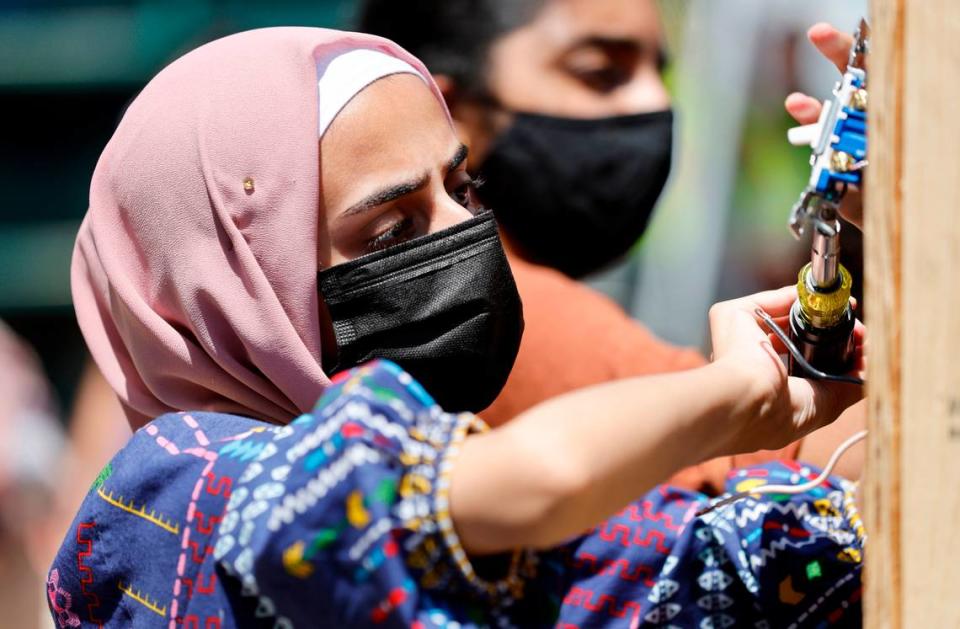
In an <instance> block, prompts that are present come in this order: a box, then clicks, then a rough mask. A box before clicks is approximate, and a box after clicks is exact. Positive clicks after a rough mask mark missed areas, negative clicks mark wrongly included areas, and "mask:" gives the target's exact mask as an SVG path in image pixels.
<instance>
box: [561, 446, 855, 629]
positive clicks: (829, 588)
mask: <svg viewBox="0 0 960 629" xmlns="http://www.w3.org/2000/svg"><path fill="white" fill-rule="evenodd" d="M819 472H820V471H819V470H817V469H814V468H812V467H806V466H803V465H800V464H797V463H795V462H792V461H790V462H775V463H767V464H764V465H762V466H757V467H752V468H745V469H740V470H735V471H733V472H731V474H730V477H729V478H728V481H727V491H728V492H740V491H749V490H751V489H755V488H756V487H759V486H762V485H766V484H797V483H802V482H806V481H807V480H811V479H813V478H815V477H816V476H817V475H818V474H819ZM853 489H854V486H853V485H852V484H851V483H849V482H847V481H843V480H840V479H837V478H833V477H831V478H830V479H829V480H828V481H827V482H826V483H824V484H823V485H821V486H820V487H818V488H816V489H813V490H811V491H809V492H806V493H804V494H800V495H795V496H787V495H773V496H764V497H763V498H762V499H761V498H759V497H758V498H757V499H754V498H746V499H744V500H741V501H739V502H735V503H733V504H732V505H729V506H725V507H720V508H718V509H717V510H715V511H712V512H710V513H707V514H704V515H703V516H700V517H695V516H696V514H697V513H698V512H699V511H700V510H701V509H703V508H704V507H705V506H707V505H708V504H710V503H709V502H708V501H707V499H706V498H705V497H704V496H703V495H702V494H696V493H693V492H688V491H684V490H678V489H675V488H669V487H666V486H661V487H660V488H658V489H656V490H654V491H651V492H650V493H648V494H647V495H646V496H645V497H644V499H642V500H639V501H637V502H635V503H633V504H631V505H629V506H628V507H627V508H626V509H624V510H623V511H621V512H620V513H618V514H617V515H616V516H614V517H612V518H610V519H609V520H607V521H606V522H604V523H603V524H602V525H601V526H599V527H597V528H596V529H595V530H593V531H592V532H591V533H590V534H588V535H586V536H585V537H584V538H582V539H581V540H580V541H579V542H578V543H577V544H575V545H572V546H571V547H569V548H568V549H566V552H565V553H563V554H562V555H561V556H560V560H559V561H558V564H559V565H560V566H562V567H560V568H559V570H560V571H566V572H567V576H566V578H567V579H568V583H569V586H568V587H567V589H566V593H565V596H564V599H563V607H562V609H561V613H560V621H559V623H558V626H559V627H562V628H564V629H574V628H575V627H600V626H607V627H636V626H640V625H643V626H669V627H698V628H700V629H723V628H725V627H751V628H755V629H765V628H766V629H774V628H781V627H782V628H787V627H791V628H792V627H823V626H852V627H859V626H860V625H861V609H860V593H861V582H860V570H861V566H862V563H861V562H862V554H863V532H862V527H861V524H860V519H859V517H858V515H857V513H856V509H855V507H854V504H853V493H852V492H853ZM554 569H555V570H557V568H554Z"/></svg>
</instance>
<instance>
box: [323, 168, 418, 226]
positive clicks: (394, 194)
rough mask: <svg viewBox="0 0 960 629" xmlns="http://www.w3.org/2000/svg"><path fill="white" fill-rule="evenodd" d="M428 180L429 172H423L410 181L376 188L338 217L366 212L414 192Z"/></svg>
mask: <svg viewBox="0 0 960 629" xmlns="http://www.w3.org/2000/svg"><path fill="white" fill-rule="evenodd" d="M429 180H430V175H429V173H423V174H422V175H420V176H419V177H417V178H416V179H414V180H412V181H404V182H402V183H397V184H394V185H392V186H387V187H386V188H382V189H380V190H377V191H376V192H374V193H373V194H370V195H368V196H366V197H364V198H363V199H361V200H360V201H358V202H357V203H354V204H353V205H351V206H350V207H348V208H347V209H346V210H345V211H344V212H343V213H342V214H340V218H346V217H347V216H353V215H355V214H362V213H364V212H368V211H370V210H372V209H373V208H375V207H378V206H380V205H383V204H384V203H389V202H390V201H393V200H395V199H399V198H400V197H402V196H405V195H408V194H410V193H411V192H416V191H417V190H420V189H421V188H423V187H424V186H425V185H427V182H428V181H429Z"/></svg>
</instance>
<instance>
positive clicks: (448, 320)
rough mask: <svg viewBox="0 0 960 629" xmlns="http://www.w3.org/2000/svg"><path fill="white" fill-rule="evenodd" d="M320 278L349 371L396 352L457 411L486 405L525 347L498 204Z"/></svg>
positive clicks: (339, 355)
mask: <svg viewBox="0 0 960 629" xmlns="http://www.w3.org/2000/svg"><path fill="white" fill-rule="evenodd" d="M317 283H318V287H319V290H320V294H321V295H322V299H323V301H324V302H325V303H326V306H327V309H328V311H329V316H330V319H331V320H332V323H333V330H334V335H335V337H336V345H337V352H336V359H335V361H334V363H333V364H331V365H324V367H325V369H326V370H327V371H328V372H336V371H342V370H344V369H349V368H350V367H354V366H356V365H358V364H361V363H363V362H366V361H368V360H371V359H373V358H388V359H390V360H393V361H395V362H397V363H398V364H400V365H401V366H402V367H403V368H404V369H406V370H407V371H409V372H410V373H411V374H412V375H413V376H414V377H415V378H417V379H418V380H419V381H420V383H421V384H423V385H424V387H425V388H426V389H427V391H428V392H429V393H430V394H431V395H432V396H433V397H434V398H435V399H436V400H437V401H438V402H439V403H440V405H441V406H443V407H444V408H445V409H447V410H451V411H479V410H481V409H483V408H486V407H487V406H488V405H489V404H490V403H491V402H493V400H494V398H495V397H496V396H497V394H498V393H499V392H500V390H501V389H502V388H503V385H504V384H505V383H506V381H507V376H508V375H509V373H510V370H511V368H512V367H513V362H514V359H515V358H516V356H517V352H518V351H519V348H520V336H521V333H522V331H523V315H522V309H521V305H520V296H519V295H518V293H517V287H516V285H515V284H514V281H513V276H512V274H511V272H510V267H509V265H508V263H507V260H506V257H505V255H504V253H503V248H502V246H501V244H500V239H499V236H498V235H497V224H496V221H495V220H494V218H493V214H492V213H491V212H487V211H484V212H481V213H479V214H478V215H477V216H476V217H474V218H472V219H470V220H467V221H464V222H462V223H459V224H457V225H454V226H453V227H449V228H447V229H445V230H442V231H439V232H436V233H433V234H430V235H428V236H424V237H422V238H417V239H415V240H411V241H409V242H406V243H403V244H401V245H398V246H395V247H391V248H390V249H387V250H384V251H380V252H377V253H373V254H370V255H367V256H363V257H361V258H358V259H356V260H351V261H350V262H346V263H343V264H338V265H336V266H333V267H330V268H329V269H326V270H324V271H322V272H320V273H319V276H318V281H317Z"/></svg>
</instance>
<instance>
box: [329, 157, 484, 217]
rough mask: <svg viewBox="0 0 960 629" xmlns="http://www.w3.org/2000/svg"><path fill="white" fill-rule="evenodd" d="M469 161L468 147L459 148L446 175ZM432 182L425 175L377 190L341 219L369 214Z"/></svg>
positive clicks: (426, 174)
mask: <svg viewBox="0 0 960 629" xmlns="http://www.w3.org/2000/svg"><path fill="white" fill-rule="evenodd" d="M466 159H467V147H466V145H464V144H461V145H460V146H458V147H457V151H456V152H455V153H454V154H453V157H451V158H450V160H449V161H448V162H447V165H446V166H445V168H444V175H446V174H447V173H449V172H451V171H453V170H456V169H457V168H458V167H459V166H460V164H462V163H463V162H464V160H466ZM429 180H430V175H429V173H423V174H422V175H420V176H419V177H417V178H416V179H414V180H412V181H404V182H401V183H397V184H394V185H392V186H387V187H386V188H383V189H381V190H377V191H376V192H374V193H373V194H370V195H367V196H366V197H364V198H363V199H361V200H360V201H358V202H356V203H354V204H353V205H351V206H350V207H348V208H347V209H346V210H345V211H344V212H342V213H341V214H340V216H339V218H346V217H348V216H354V215H356V214H363V213H364V212H369V211H370V210H372V209H374V208H375V207H378V206H381V205H383V204H384V203H389V202H390V201H394V200H396V199H399V198H400V197H402V196H405V195H408V194H410V193H411V192H416V191H417V190H420V189H421V188H423V187H424V186H425V185H427V182H428V181H429Z"/></svg>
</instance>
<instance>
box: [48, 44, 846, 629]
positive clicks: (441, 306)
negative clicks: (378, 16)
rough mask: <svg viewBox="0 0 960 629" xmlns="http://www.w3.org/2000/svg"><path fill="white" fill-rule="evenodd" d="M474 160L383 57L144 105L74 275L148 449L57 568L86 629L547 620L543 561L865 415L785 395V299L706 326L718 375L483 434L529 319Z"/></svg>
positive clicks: (174, 84) (312, 52)
mask: <svg viewBox="0 0 960 629" xmlns="http://www.w3.org/2000/svg"><path fill="white" fill-rule="evenodd" d="M465 158H466V148H465V147H464V146H463V145H461V144H460V142H459V141H458V140H457V138H456V135H455V133H454V131H453V129H452V127H451V124H450V119H449V116H448V113H447V111H446V108H445V106H444V104H443V99H442V97H441V95H440V94H439V92H438V90H437V88H436V86H435V85H434V84H433V82H432V81H431V79H430V78H429V74H428V73H427V71H426V69H425V68H424V67H423V66H422V65H421V64H420V62H419V61H417V60H416V59H415V58H413V57H411V56H410V55H409V54H407V53H406V52H405V51H403V50H402V49H400V48H399V47H397V46H396V45H394V44H392V43H390V42H388V41H386V40H383V39H379V38H375V37H369V36H362V35H357V34H350V33H340V32H336V31H328V30H321V29H309V28H280V29H265V30H259V31H251V32H247V33H242V34H239V35H234V36H232V37H227V38H225V39H222V40H218V41H215V42H213V43H211V44H207V45H205V46H203V47H201V48H199V49H197V50H195V51H193V52H191V53H189V54H187V55H186V56H184V57H183V58H181V59H179V60H178V61H176V62H174V63H172V64H171V65H170V66H169V67H167V68H166V69H164V70H163V71H162V72H161V73H160V74H159V75H158V76H157V77H156V78H155V79H154V80H153V81H151V83H150V84H149V85H148V86H147V87H146V88H145V89H144V90H143V92H142V93H141V94H140V96H138V98H137V99H136V101H134V103H133V104H132V105H131V106H130V108H129V110H128V111H127V113H126V115H125V116H124V119H123V121H122V122H121V124H120V126H119V128H118V129H117V132H116V134H115V135H114V137H113V139H112V140H111V141H110V143H109V144H108V145H107V147H106V149H105V150H104V153H103V155H102V157H101V159H100V162H99V164H98V165H97V169H96V172H95V173H94V177H93V182H92V185H91V191H90V208H89V211H88V214H87V216H86V219H85V220H84V223H83V225H82V227H81V230H80V234H79V236H78V240H77V248H76V252H75V256H74V265H73V290H74V299H75V303H76V309H77V315H78V318H79V321H80V325H81V328H82V330H83V333H84V335H85V337H86V339H87V342H88V344H89V346H90V348H91V351H92V353H93V356H94V358H95V359H96V361H97V363H98V365H99V367H100V369H101V370H102V371H103V373H104V375H105V376H106V378H107V380H108V381H109V382H110V384H111V386H112V387H113V389H114V390H115V391H116V393H117V395H118V397H119V398H120V401H121V403H122V405H123V407H124V409H125V411H126V413H127V416H128V418H129V420H130V422H131V424H132V425H133V427H134V428H138V429H139V430H137V432H136V433H135V435H134V436H133V438H132V440H131V441H130V443H129V444H128V445H127V446H126V447H125V448H124V449H123V450H122V451H121V452H120V453H119V454H118V455H117V457H116V458H114V460H113V461H112V462H111V463H110V464H108V465H107V467H106V468H104V470H103V471H102V472H101V474H100V475H99V476H98V478H97V479H96V481H95V482H94V484H93V487H92V488H91V490H90V493H89V494H88V497H87V498H86V500H85V501H84V504H83V506H82V507H81V510H80V512H79V514H78V515H77V517H76V519H75V520H74V522H73V524H72V525H71V529H70V530H69V531H68V532H67V536H66V541H65V542H64V545H63V547H62V548H61V550H60V553H59V555H58V557H57V559H56V561H55V562H54V565H53V567H52V569H51V572H50V574H49V578H48V582H47V593H48V599H49V603H50V608H51V611H52V613H53V615H54V618H55V619H56V622H57V623H58V625H59V626H60V627H76V626H81V625H84V626H121V625H127V624H130V623H132V624H134V625H136V626H153V625H156V626H169V627H171V628H172V627H175V626H177V625H181V624H182V625H183V626H188V627H190V626H192V627H221V626H224V627H225V626H254V625H257V626H259V624H267V625H269V626H275V627H289V626H294V625H301V626H303V625H306V626H351V627H353V626H363V625H368V624H380V623H388V624H391V625H400V624H405V625H413V626H427V625H431V623H433V624H443V623H445V622H447V621H450V622H454V621H455V622H458V623H461V624H469V623H472V622H476V623H480V624H484V623H499V624H502V625H504V626H508V625H516V624H522V625H529V624H544V623H546V624H549V623H552V622H553V620H554V619H555V616H551V613H554V614H555V606H551V605H546V604H544V603H543V601H544V600H546V598H549V597H550V596H552V595H553V594H551V593H555V592H556V590H555V589H551V588H550V587H547V586H545V585H542V583H541V581H542V575H541V576H540V577H537V576H536V566H537V565H538V562H539V561H540V559H541V558H542V557H544V556H545V555H541V554H540V551H541V550H546V549H549V548H552V547H554V546H556V545H558V544H560V543H561V542H563V541H564V540H566V539H568V538H570V537H572V536H575V535H577V534H578V533H579V532H581V531H583V530H585V529H587V528H588V527H590V526H593V525H595V524H597V523H598V522H600V521H601V520H602V519H603V518H604V517H606V516H608V515H610V514H612V513H614V512H615V511H617V510H618V509H620V508H622V507H624V505H627V504H628V503H629V502H630V501H631V500H632V499H634V498H636V497H637V496H640V495H641V494H642V493H643V492H644V491H646V490H648V489H650V488H651V487H652V486H653V485H654V484H655V483H657V482H658V481H660V480H661V479H664V478H666V477H667V476H669V475H670V474H671V473H672V472H675V471H677V470H678V469H680V468H682V467H684V466H687V465H690V464H692V463H695V462H698V461H701V460H704V459H706V458H708V457H712V456H717V455H720V454H730V453H736V452H747V451H753V450H757V449H759V448H775V447H779V446H782V445H784V444H786V443H788V442H790V441H793V440H795V439H796V438H798V437H800V436H801V435H803V434H806V433H807V432H810V431H811V430H814V429H816V428H818V427H820V426H822V425H824V424H826V423H828V422H829V421H831V420H833V419H834V418H835V417H836V415H837V414H838V413H839V412H840V411H842V410H843V409H844V408H846V407H847V406H849V405H850V404H852V403H853V402H854V401H856V400H857V399H858V398H859V397H860V395H861V392H860V391H859V390H858V389H856V388H852V387H848V386H844V385H828V384H823V383H813V382H809V381H806V380H801V379H796V378H788V377H787V376H786V373H785V370H784V367H783V364H782V363H781V362H780V360H779V359H778V357H777V355H776V349H775V348H774V346H773V345H772V344H771V340H770V339H769V338H768V335H767V334H766V333H765V332H764V331H763V330H761V328H760V327H759V326H758V324H757V322H756V320H755V316H754V314H753V313H754V310H755V309H756V308H757V307H761V308H763V309H765V310H766V311H767V312H769V313H770V314H771V315H773V316H774V317H778V318H781V319H783V318H785V315H786V314H787V311H788V309H789V307H790V305H791V303H792V301H793V299H794V298H795V294H794V293H793V289H790V288H787V289H783V290H780V291H772V292H768V293H761V294H758V295H754V296H752V297H749V298H745V299H742V300H736V301H732V302H726V303H723V304H719V305H718V306H716V307H715V308H714V309H713V310H712V311H711V326H712V330H713V334H714V362H713V363H712V364H711V365H708V366H705V367H702V368H700V369H696V370H692V371H689V372H684V373H679V374H673V375H664V376H660V377H651V378H643V379H640V378H638V379H632V380H623V381H620V382H615V383H610V384H605V385H601V386H596V387H593V388H591V389H586V390H583V391H580V392H575V393H572V394H568V395H565V396H562V397H559V398H556V399H554V400H551V401H548V402H546V403H543V404H541V405H539V406H537V407H534V408H532V409H530V410H528V411H526V412H524V413H523V414H522V415H520V416H519V417H517V418H516V419H515V420H513V421H512V422H510V423H509V424H507V425H506V426H504V427H502V428H498V429H495V430H492V431H487V430H486V429H485V426H484V425H483V422H482V421H481V420H480V419H479V418H478V417H476V416H475V415H473V414H471V413H470V412H469V411H476V410H478V409H481V408H483V407H485V406H486V405H487V404H488V403H489V402H490V401H491V400H492V399H493V398H494V397H495V396H496V394H497V393H498V391H499V389H500V387H502V385H503V383H504V381H505V379H506V377H507V374H508V373H509V370H510V367H511V365H512V363H513V360H514V358H515V356H516V352H517V348H518V344H519V339H520V334H521V331H522V316H521V308H520V303H519V298H518V297H517V293H516V287H515V286H514V284H513V278H512V276H511V275H510V271H509V267H508V266H507V264H506V260H505V258H504V255H503V250H502V248H501V245H500V241H499V239H498V237H497V230H496V224H495V222H494V220H493V218H492V214H491V213H490V212H488V211H484V210H483V209H482V208H479V207H477V205H476V202H475V198H474V195H473V182H472V181H471V180H470V178H469V176H468V175H467V174H466V172H465ZM449 411H456V412H457V413H456V414H452V413H450V412H449ZM158 416H159V417H158ZM155 417H157V419H154V418H155ZM600 488H602V491H598V489H600ZM690 517H692V512H691V514H690ZM538 579H541V581H538ZM551 610H553V612H551Z"/></svg>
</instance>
